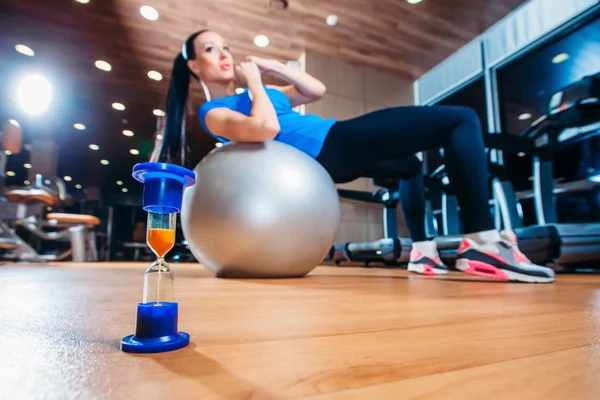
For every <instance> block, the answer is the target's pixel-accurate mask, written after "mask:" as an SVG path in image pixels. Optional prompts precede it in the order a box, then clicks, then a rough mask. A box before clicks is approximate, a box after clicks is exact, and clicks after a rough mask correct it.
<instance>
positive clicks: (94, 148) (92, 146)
mask: <svg viewBox="0 0 600 400" xmlns="http://www.w3.org/2000/svg"><path fill="white" fill-rule="evenodd" d="M89 147H90V149H92V150H100V146H98V145H97V144H90V146H89Z"/></svg>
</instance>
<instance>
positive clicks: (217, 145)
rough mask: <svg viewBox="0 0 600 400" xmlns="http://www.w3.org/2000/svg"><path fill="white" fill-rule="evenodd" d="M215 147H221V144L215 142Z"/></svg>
mask: <svg viewBox="0 0 600 400" xmlns="http://www.w3.org/2000/svg"><path fill="white" fill-rule="evenodd" d="M215 147H223V143H221V142H217V143H215Z"/></svg>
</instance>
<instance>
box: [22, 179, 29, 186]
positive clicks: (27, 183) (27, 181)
mask: <svg viewBox="0 0 600 400" xmlns="http://www.w3.org/2000/svg"><path fill="white" fill-rule="evenodd" d="M23 183H24V184H26V185H31V182H29V180H25V182H23Z"/></svg>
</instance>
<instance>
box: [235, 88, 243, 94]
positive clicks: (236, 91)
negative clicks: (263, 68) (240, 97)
mask: <svg viewBox="0 0 600 400" xmlns="http://www.w3.org/2000/svg"><path fill="white" fill-rule="evenodd" d="M235 93H236V94H242V93H244V88H241V87H239V88H237V89H235Z"/></svg>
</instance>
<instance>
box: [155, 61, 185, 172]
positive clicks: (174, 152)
mask: <svg viewBox="0 0 600 400" xmlns="http://www.w3.org/2000/svg"><path fill="white" fill-rule="evenodd" d="M191 75H192V74H191V72H190V70H189V69H188V66H187V61H186V60H185V59H184V58H183V55H182V54H181V53H179V55H177V57H176V58H175V63H174V65H173V71H172V72H171V85H170V86H169V93H168V94H167V121H166V123H165V134H164V139H163V146H162V149H161V151H160V155H159V161H161V162H166V161H175V160H177V159H178V158H181V159H180V161H181V163H182V164H183V161H184V160H183V158H184V154H183V151H182V149H181V147H182V143H183V144H184V145H185V128H184V125H185V121H184V119H185V107H186V105H187V98H188V92H189V86H190V76H191ZM179 152H181V154H180V156H181V157H178V155H179Z"/></svg>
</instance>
